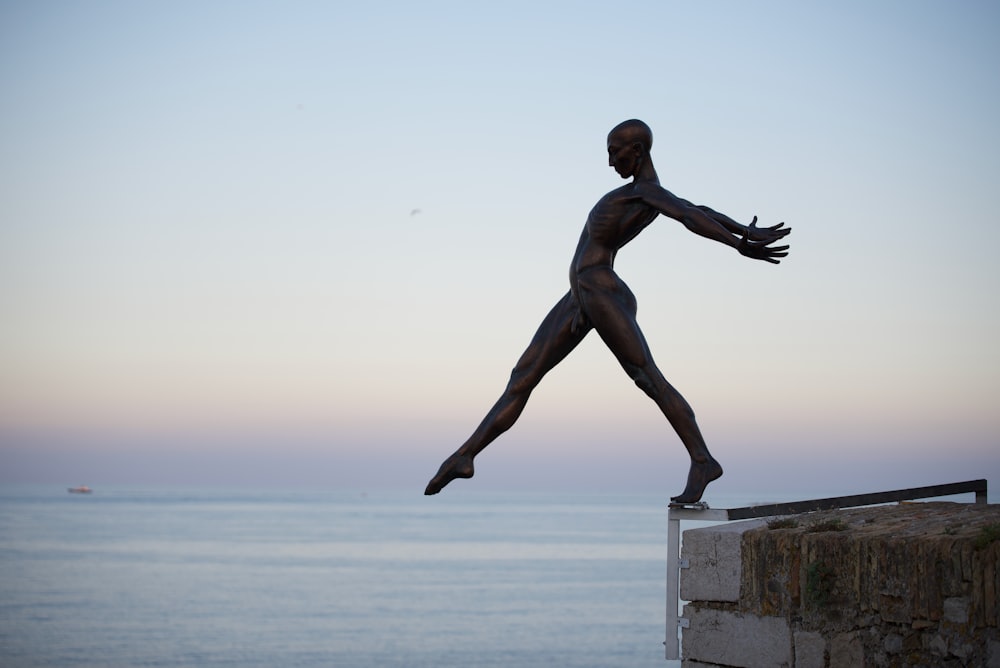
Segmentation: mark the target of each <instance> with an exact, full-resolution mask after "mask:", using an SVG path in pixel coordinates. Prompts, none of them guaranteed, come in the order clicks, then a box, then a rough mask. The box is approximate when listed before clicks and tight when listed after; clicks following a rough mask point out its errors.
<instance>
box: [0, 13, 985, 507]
mask: <svg viewBox="0 0 1000 668" xmlns="http://www.w3.org/2000/svg"><path fill="white" fill-rule="evenodd" d="M998 30H1000V8H998V6H997V5H996V3H990V2H973V1H970V2H963V3H944V2H925V1H919V0H918V1H916V2H913V1H899V2H897V1H892V0H886V1H883V2H877V3H871V2H853V1H847V2H837V3H832V2H831V3H796V2H766V1H765V2H755V3H739V2H709V3H688V2H674V1H663V0H657V1H650V2H644V1H637V2H632V3H629V4H628V5H627V6H623V5H622V4H621V3H613V2H536V1H534V0H532V2H520V1H519V0H514V1H512V2H505V3H499V4H498V3H469V2H450V1H441V2H434V1H427V2H420V3H408V2H378V1H375V2H368V3H345V2H295V1H291V2H280V3H279V2H223V1H209V2H202V1H199V2H194V1H190V2H189V1H186V0H180V1H174V2H147V3H132V2H113V1H110V0H95V1H91V2H76V1H56V2H47V3H37V2H27V1H23V2H22V1H10V0H5V1H3V2H0V190H2V192H0V319H2V320H0V324H2V327H0V482H41V483H51V484H64V483H65V484H71V483H72V484H80V483H87V484H90V485H91V486H95V485H100V484H192V485H201V484H213V485H214V484H218V485H222V484H225V485H301V486H326V487H331V488H342V487H350V488H361V489H377V488H383V487H392V488H398V489H404V490H405V489H411V488H412V489H413V490H414V492H415V493H416V494H419V493H421V492H422V490H423V487H424V485H425V484H426V482H427V480H428V479H429V478H430V477H431V476H432V475H433V474H434V472H435V471H436V470H437V467H438V465H439V464H440V462H441V461H442V460H443V459H444V458H445V457H446V456H447V455H448V454H450V453H451V452H452V451H453V450H455V448H457V447H458V446H459V445H460V444H461V443H462V442H463V441H464V439H465V438H466V437H467V436H468V435H469V434H470V433H471V431H472V430H473V429H474V428H475V426H476V425H477V424H478V422H479V420H480V419H481V418H482V416H483V415H484V414H485V413H486V411H487V410H488V409H489V407H490V406H491V405H492V404H493V402H494V401H495V400H496V398H497V397H498V396H499V394H500V392H501V391H502V389H503V387H504V384H505V383H506V381H507V377H508V374H509V372H510V369H511V368H512V367H513V365H514V363H515V361H516V360H517V358H518V356H519V355H520V353H521V352H522V350H523V349H524V347H525V346H526V345H527V343H528V341H529V340H530V338H531V335H532V334H533V333H534V330H535V328H536V327H537V325H538V323H539V322H540V321H541V319H542V317H543V316H544V315H545V313H546V312H547V311H548V309H549V308H550V307H551V306H552V305H553V304H554V303H555V302H556V301H557V300H558V299H559V298H560V297H561V296H562V295H563V294H564V293H565V292H566V290H567V289H568V284H567V270H568V266H569V261H570V258H571V256H572V253H573V249H574V247H575V244H576V241H577V239H578V237H579V234H580V229H581V228H582V226H583V223H584V221H585V220H586V216H587V213H588V212H589V210H590V208H591V207H592V206H593V204H594V203H595V202H596V201H597V200H598V199H599V198H600V197H601V196H602V195H603V194H604V193H605V192H607V191H609V190H611V189H613V188H615V187H618V186H619V185H620V183H621V182H620V179H619V177H618V176H617V175H616V174H615V173H614V171H613V170H611V169H610V168H609V167H608V166H607V153H606V144H605V142H606V136H607V132H608V130H610V129H611V128H612V127H613V126H614V125H616V124H617V123H619V122H620V121H622V120H625V119H627V118H641V119H643V120H644V121H646V122H647V123H648V124H649V125H650V126H651V127H652V129H653V133H654V144H653V149H652V156H653V159H654V162H655V164H656V167H657V170H658V172H659V175H660V179H661V182H662V184H663V185H664V187H665V188H667V189H668V190H670V191H671V192H673V193H675V194H676V195H678V196H680V197H683V198H685V199H688V200H691V201H693V202H696V203H698V204H707V205H709V206H711V207H713V208H715V209H717V210H719V211H722V212H725V213H727V214H728V215H730V216H732V217H733V218H735V219H736V220H739V221H741V222H743V223H747V222H749V221H750V219H751V218H752V217H753V216H754V215H756V216H758V217H759V221H760V223H761V224H763V225H771V224H775V223H778V222H785V223H786V224H787V225H790V226H791V227H792V228H793V230H794V231H793V233H792V234H791V236H789V237H788V241H789V242H790V243H791V254H790V256H789V257H788V258H787V259H786V260H785V261H784V262H783V263H782V264H780V265H777V266H775V265H771V264H767V263H763V262H756V261H752V260H749V259H746V258H744V257H742V256H740V255H739V254H737V253H735V252H733V250H732V249H730V248H728V247H725V246H723V245H721V244H717V243H714V242H712V241H709V240H707V239H704V238H701V237H697V236H695V235H693V234H690V233H689V232H687V231H686V230H685V229H684V228H683V226H682V225H680V224H678V223H677V222H675V221H673V220H671V219H668V218H665V217H661V218H660V219H658V220H657V221H656V222H655V223H654V224H653V225H651V226H650V227H649V228H648V229H647V230H646V231H644V232H643V234H642V235H641V236H640V237H639V238H637V239H636V240H635V241H633V242H632V243H631V244H630V245H629V246H627V247H626V248H624V249H623V250H622V251H621V253H620V254H619V256H618V259H617V262H616V269H617V271H618V272H619V274H620V275H621V276H622V278H623V279H624V280H625V281H626V282H627V283H628V284H629V286H630V287H631V289H632V290H633V292H634V293H635V294H636V296H637V298H638V301H639V323H640V325H641V326H642V328H643V331H644V332H645V334H646V337H647V339H648V341H649V344H650V347H651V349H652V351H653V354H654V357H655V359H656V361H657V363H658V365H659V366H660V368H661V369H662V370H663V372H664V374H665V376H666V377H667V378H668V379H669V380H670V381H671V383H673V384H674V385H675V386H676V387H677V388H678V389H679V390H680V391H681V392H682V393H683V394H684V396H685V397H686V398H687V399H688V401H689V402H690V403H691V405H692V406H693V407H694V409H695V412H696V413H697V415H698V420H699V424H700V425H701V428H702V431H703V433H704V435H705V438H706V439H707V441H708V443H709V446H710V447H711V449H712V451H713V453H714V454H715V455H716V457H717V458H718V459H719V460H720V461H721V462H722V464H723V466H724V467H725V468H726V475H725V476H724V477H723V478H722V479H721V480H719V481H718V482H716V483H713V486H712V487H711V488H710V493H711V491H713V490H715V489H718V490H719V491H720V492H736V491H752V492H760V494H761V495H762V498H763V497H767V496H768V495H780V494H788V493H795V492H800V491H801V492H815V493H819V492H820V491H822V492H824V493H833V494H839V493H844V494H848V493H858V492H866V491H879V490H886V489H896V488H900V487H913V486H919V485H929V484H937V483H945V482H954V481H960V480H969V479H976V478H987V479H989V480H990V482H991V483H993V484H994V485H1000V454H998V452H997V444H998V436H1000V411H997V410H996V409H995V404H996V400H997V398H998V397H1000V353H998V349H997V343H996V342H997V341H1000V303H998V298H997V294H998V292H1000V268H998V264H997V263H996V261H995V260H994V254H995V253H996V248H998V247H1000V219H998V215H997V213H996V212H995V208H994V207H995V203H994V199H995V198H994V189H995V186H996V183H997V182H998V180H1000V125H998V124H997V122H996V119H998V118H1000V79H998V77H997V76H996V71H997V67H998V65H1000V43H998V42H997V40H996V39H995V36H996V34H997V32H998ZM686 469H687V458H686V455H685V452H684V450H683V448H682V446H681V444H680V441H679V440H678V439H677V437H676V436H675V435H674V433H673V432H672V431H671V430H670V428H669V425H668V424H667V423H666V421H665V420H664V419H663V417H662V415H660V414H659V412H658V411H657V409H656V407H655V406H654V405H653V403H652V402H651V401H649V399H648V398H647V397H645V395H643V394H642V393H641V392H640V391H639V390H638V389H637V388H636V387H635V386H634V385H633V383H632V382H631V381H630V380H629V378H628V377H627V376H626V375H625V374H624V373H623V372H622V370H621V368H620V367H619V366H618V365H617V363H616V362H615V360H614V358H613V357H612V355H611V354H610V353H609V352H608V350H607V349H606V348H605V347H604V346H603V344H602V343H601V341H600V339H599V338H598V337H597V336H596V335H594V334H591V336H590V337H588V339H587V340H585V341H584V343H583V344H582V345H581V346H580V347H579V348H578V349H577V350H576V351H574V352H573V354H572V355H571V356H570V357H569V358H567V359H566V360H565V361H564V362H563V363H562V364H561V365H560V366H558V367H557V368H556V369H555V370H553V371H552V372H551V373H550V374H549V376H547V377H546V378H545V379H544V380H543V382H542V384H541V385H540V386H539V387H538V389H537V390H536V391H535V393H534V395H533V396H532V399H531V402H530V403H529V405H528V407H527V410H526V411H525V413H524V414H523V415H522V418H521V420H520V422H519V423H518V424H517V425H515V427H514V428H513V429H512V430H511V431H510V432H508V433H507V434H505V435H503V436H502V437H501V438H500V439H499V440H498V441H497V442H495V443H494V444H493V445H492V446H490V448H488V449H487V450H486V451H485V452H484V453H483V454H482V455H481V456H480V457H479V458H478V459H477V473H476V478H475V479H474V480H472V481H458V482H456V483H453V485H452V486H451V487H449V488H448V489H447V490H445V492H443V493H442V494H449V495H453V494H455V495H472V494H476V493H478V492H479V491H480V490H494V489H516V490H522V489H523V490H535V489H538V490H544V489H572V490H577V489H578V490H597V491H611V492H615V491H634V490H642V491H654V492H657V491H663V492H664V496H667V495H668V493H669V494H671V495H672V494H676V493H678V492H679V491H680V490H681V488H682V487H683V484H684V478H685V475H686ZM454 488H458V489H454ZM992 496H993V494H991V497H992Z"/></svg>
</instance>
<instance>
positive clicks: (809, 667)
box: [793, 631, 826, 668]
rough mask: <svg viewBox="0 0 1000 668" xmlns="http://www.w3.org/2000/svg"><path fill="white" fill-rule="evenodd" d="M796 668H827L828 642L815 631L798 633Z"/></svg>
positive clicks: (796, 640) (794, 636)
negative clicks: (825, 667)
mask: <svg viewBox="0 0 1000 668" xmlns="http://www.w3.org/2000/svg"><path fill="white" fill-rule="evenodd" d="M793 639H794V641H795V668H824V666H826V658H825V655H826V640H824V639H823V635H822V634H820V633H816V632H815V631H796V632H795V634H794V635H793Z"/></svg>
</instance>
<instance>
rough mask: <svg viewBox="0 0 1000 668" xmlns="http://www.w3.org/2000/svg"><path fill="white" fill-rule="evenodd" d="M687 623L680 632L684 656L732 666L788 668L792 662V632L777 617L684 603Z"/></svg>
mask: <svg viewBox="0 0 1000 668" xmlns="http://www.w3.org/2000/svg"><path fill="white" fill-rule="evenodd" d="M684 617H685V618H687V619H688V621H689V622H690V625H689V626H688V628H686V629H684V631H683V634H682V636H681V654H682V656H684V658H685V660H688V659H690V660H693V661H701V662H703V663H714V664H718V665H722V666H733V667H734V668H771V667H773V668H787V666H790V665H792V632H791V628H790V627H789V626H788V622H787V620H785V619H782V618H780V617H758V616H756V615H743V614H740V613H737V612H730V611H726V610H713V609H710V608H700V607H697V606H692V605H686V606H684Z"/></svg>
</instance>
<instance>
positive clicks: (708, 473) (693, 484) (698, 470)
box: [670, 455, 722, 504]
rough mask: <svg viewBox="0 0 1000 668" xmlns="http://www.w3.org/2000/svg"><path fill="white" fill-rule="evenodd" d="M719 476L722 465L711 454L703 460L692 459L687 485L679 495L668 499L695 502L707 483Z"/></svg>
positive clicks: (678, 502)
mask: <svg viewBox="0 0 1000 668" xmlns="http://www.w3.org/2000/svg"><path fill="white" fill-rule="evenodd" d="M721 477H722V466H720V465H719V462H717V461H715V460H714V459H713V458H712V457H711V455H709V457H708V459H707V460H705V461H703V462H695V461H692V462H691V470H690V471H688V480H687V487H685V488H684V492H683V493H682V494H681V495H680V496H674V497H671V498H670V501H671V502H672V503H677V504H687V503H697V502H698V501H700V500H701V495H702V494H704V493H705V488H706V487H708V483H710V482H712V481H713V480H717V479H718V478H721Z"/></svg>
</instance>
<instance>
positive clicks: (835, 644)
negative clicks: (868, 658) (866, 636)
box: [830, 633, 865, 668]
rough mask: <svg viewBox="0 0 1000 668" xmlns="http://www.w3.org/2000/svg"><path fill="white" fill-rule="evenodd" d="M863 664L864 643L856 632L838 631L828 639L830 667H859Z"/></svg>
mask: <svg viewBox="0 0 1000 668" xmlns="http://www.w3.org/2000/svg"><path fill="white" fill-rule="evenodd" d="M863 665H865V651H864V644H863V643H862V641H861V636H860V635H859V634H857V633H840V634H837V635H835V636H834V637H833V638H832V639H831V640H830V668H859V667H860V666H863Z"/></svg>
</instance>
